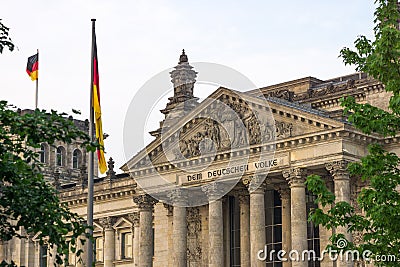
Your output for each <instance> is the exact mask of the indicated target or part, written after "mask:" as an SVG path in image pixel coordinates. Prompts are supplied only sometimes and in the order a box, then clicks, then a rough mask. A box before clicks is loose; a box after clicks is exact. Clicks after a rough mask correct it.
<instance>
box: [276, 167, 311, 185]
mask: <svg viewBox="0 0 400 267" xmlns="http://www.w3.org/2000/svg"><path fill="white" fill-rule="evenodd" d="M282 175H283V178H285V179H286V181H288V183H289V186H290V187H291V188H292V187H304V182H305V181H306V176H307V171H306V169H304V168H289V169H286V170H284V171H282Z"/></svg>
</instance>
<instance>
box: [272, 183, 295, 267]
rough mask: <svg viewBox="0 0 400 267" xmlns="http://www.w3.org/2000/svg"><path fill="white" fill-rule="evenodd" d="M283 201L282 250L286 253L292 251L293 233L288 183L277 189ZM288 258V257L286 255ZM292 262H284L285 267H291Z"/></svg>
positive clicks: (280, 185)
mask: <svg viewBox="0 0 400 267" xmlns="http://www.w3.org/2000/svg"><path fill="white" fill-rule="evenodd" d="M275 189H276V190H277V191H278V192H279V195H280V197H281V201H282V250H283V251H285V252H286V253H289V251H290V250H291V249H292V236H291V235H292V233H291V216H290V213H291V210H290V188H289V186H288V184H287V183H282V184H279V185H278V186H277V187H276V188H275ZM285 257H287V255H285ZM290 266H292V263H291V262H290V261H284V262H283V267H290Z"/></svg>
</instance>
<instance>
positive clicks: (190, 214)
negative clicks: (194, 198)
mask: <svg viewBox="0 0 400 267" xmlns="http://www.w3.org/2000/svg"><path fill="white" fill-rule="evenodd" d="M187 222H188V224H187V227H188V231H187V242H188V243H187V260H188V263H189V264H188V266H191V265H190V264H191V263H193V264H195V263H199V262H200V260H201V257H202V250H201V239H200V237H201V215H200V209H199V208H198V207H190V208H188V209H187Z"/></svg>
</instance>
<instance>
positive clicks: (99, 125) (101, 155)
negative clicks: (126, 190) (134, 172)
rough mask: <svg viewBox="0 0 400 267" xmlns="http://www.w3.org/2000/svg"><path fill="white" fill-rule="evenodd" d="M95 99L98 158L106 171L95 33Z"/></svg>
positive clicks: (93, 104)
mask: <svg viewBox="0 0 400 267" xmlns="http://www.w3.org/2000/svg"><path fill="white" fill-rule="evenodd" d="M93 42H94V44H93V46H94V47H93V62H92V64H93V77H92V80H93V99H92V107H93V110H94V123H95V126H96V138H97V142H98V143H99V144H100V147H101V148H100V149H97V159H98V162H99V170H100V173H105V171H106V170H107V164H106V159H105V157H104V138H103V127H102V123H101V107H100V85H99V67H98V60H97V44H96V35H94V40H93Z"/></svg>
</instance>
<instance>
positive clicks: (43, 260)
mask: <svg viewBox="0 0 400 267" xmlns="http://www.w3.org/2000/svg"><path fill="white" fill-rule="evenodd" d="M39 265H40V267H47V246H46V245H44V246H41V247H40V253H39Z"/></svg>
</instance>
